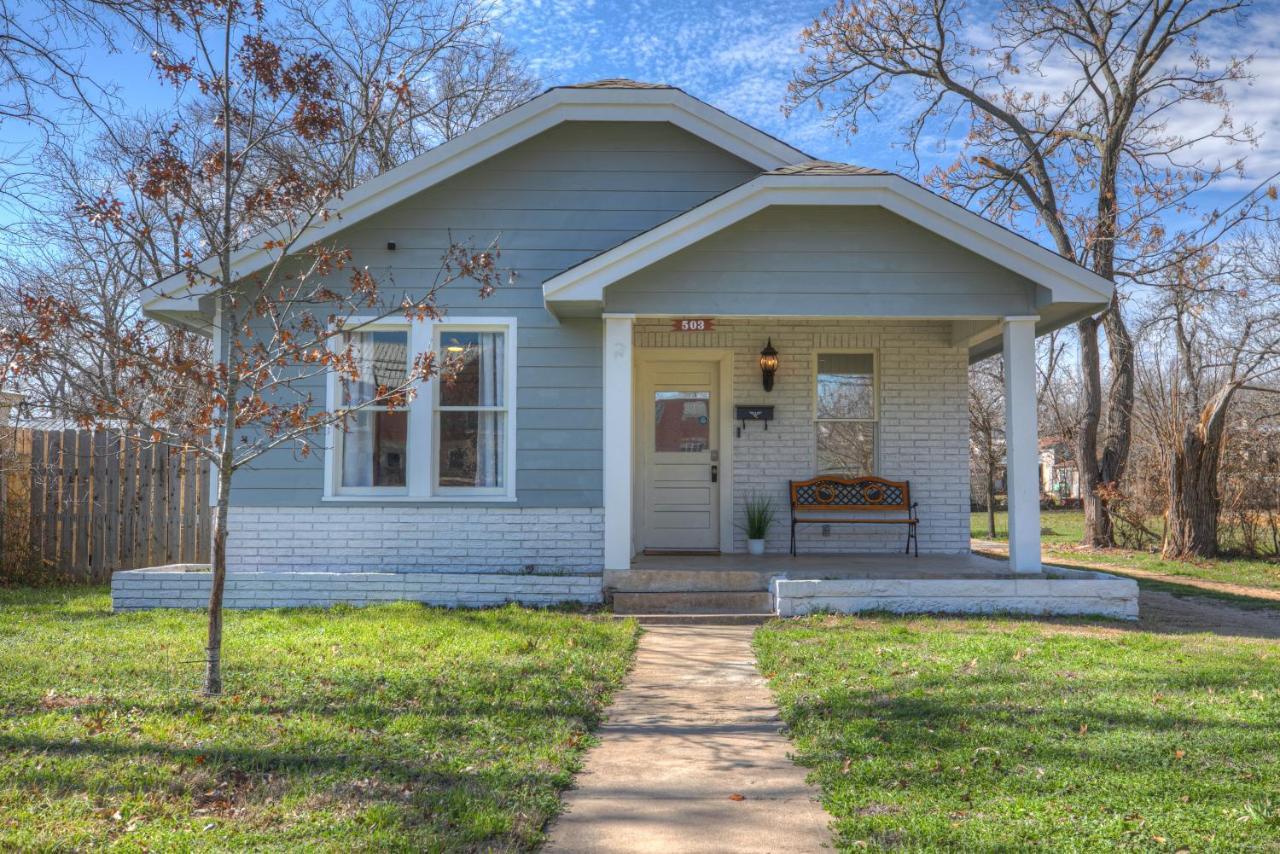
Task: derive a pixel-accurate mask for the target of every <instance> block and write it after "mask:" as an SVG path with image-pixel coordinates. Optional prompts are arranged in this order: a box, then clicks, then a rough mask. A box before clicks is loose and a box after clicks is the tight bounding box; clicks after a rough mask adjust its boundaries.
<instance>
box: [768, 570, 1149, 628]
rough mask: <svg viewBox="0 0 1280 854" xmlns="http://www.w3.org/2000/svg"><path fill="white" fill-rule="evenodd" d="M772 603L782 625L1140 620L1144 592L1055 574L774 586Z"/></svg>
mask: <svg viewBox="0 0 1280 854" xmlns="http://www.w3.org/2000/svg"><path fill="white" fill-rule="evenodd" d="M769 586H770V594H771V600H772V604H773V607H774V609H775V610H776V613H777V614H778V616H780V617H795V616H800V615H803V614H812V613H815V612H822V611H831V612H834V613H841V614H852V613H857V612H860V611H892V612H894V613H900V614H912V613H940V614H1000V613H1009V614H1033V615H1037V616H1099V617H1112V618H1115V619H1122V620H1136V619H1137V618H1138V584H1137V582H1136V581H1133V580H1132V579H1129V578H1120V577H1119V576H1115V575H1107V574H1106V573H1103V572H1087V571H1083V570H1071V569H1056V568H1055V569H1054V570H1053V572H1052V574H1044V575H1029V576H1028V577H1027V578H990V579H975V578H960V579H950V578H947V579H937V578H930V579H920V578H842V579H831V580H809V579H796V580H788V579H786V578H776V579H774V580H773V581H772V582H771V583H770V585H769Z"/></svg>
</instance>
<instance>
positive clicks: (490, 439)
mask: <svg viewBox="0 0 1280 854" xmlns="http://www.w3.org/2000/svg"><path fill="white" fill-rule="evenodd" d="M506 429H507V415H506V413H505V412H441V413H440V466H439V468H440V475H439V477H440V486H442V487H449V486H472V487H474V486H489V487H501V486H503V485H504V480H505V479H504V476H503V468H504V467H505V457H506V452H507V448H506Z"/></svg>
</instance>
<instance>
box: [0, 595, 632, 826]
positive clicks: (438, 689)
mask: <svg viewBox="0 0 1280 854" xmlns="http://www.w3.org/2000/svg"><path fill="white" fill-rule="evenodd" d="M203 632H204V616H203V615H202V614H200V613H184V612H176V611H154V612H149V613H140V614H125V615H115V616H113V615H111V614H110V613H109V602H108V596H107V594H106V593H105V592H103V591H102V590H100V589H94V590H89V591H86V590H55V591H34V592H33V591H30V590H26V591H15V590H8V591H0V850H10V851H12V850H32V849H45V850H48V849H59V850H71V849H77V850H79V849H88V848H99V847H118V848H120V849H123V850H135V851H140V850H148V849H149V850H166V851H171V850H179V851H181V850H193V849H201V850H209V849H216V850H248V849H253V850H283V849H289V850H299V849H305V850H351V849H356V850H425V851H443V850H449V851H456V850H486V851H488V850H527V849H529V848H531V847H533V846H535V845H536V844H537V843H538V842H539V840H540V839H541V837H542V830H543V826H544V824H545V823H546V821H547V820H548V818H549V817H550V816H552V815H553V814H554V813H555V812H556V811H557V809H558V804H559V801H558V792H559V791H560V790H561V789H563V788H565V787H566V786H567V785H568V784H569V782H570V779H571V774H572V772H573V770H574V769H575V768H576V767H577V764H578V762H579V760H580V756H581V754H582V752H583V750H584V748H585V747H586V745H587V744H588V742H589V741H590V737H589V736H588V734H587V733H588V730H589V729H590V728H591V727H592V726H593V724H595V723H596V722H597V720H598V716H599V714H600V712H601V710H602V708H603V707H604V705H605V704H606V702H607V701H608V698H609V695H610V694H611V692H612V691H613V690H614V689H615V688H616V687H617V686H618V685H619V683H620V681H621V679H622V677H623V674H624V673H625V671H626V668H627V666H628V663H629V661H630V659H631V655H632V652H633V650H634V645H635V638H636V632H637V629H636V627H635V626H634V625H633V624H631V623H613V622H609V621H607V620H597V619H592V618H590V617H588V616H584V615H578V614H571V613H560V612H537V611H528V610H522V609H520V608H516V607H507V608H501V609H496V610H487V611H453V612H450V611H445V610H440V609H432V608H426V607H422V606H419V605H413V604H396V605H389V606H381V607H370V608H337V609H334V610H332V611H321V610H293V611H268V612H249V613H246V612H238V613H229V614H228V615H227V626H226V644H225V650H224V656H225V662H226V663H225V682H226V695H225V696H224V697H223V698H222V699H220V700H217V701H209V700H204V699H201V698H200V697H199V696H198V695H197V690H198V687H199V684H200V680H199V677H200V669H201V665H200V664H198V663H195V662H194V661H193V659H198V658H199V657H200V649H201V646H202V643H201V641H202V637H203Z"/></svg>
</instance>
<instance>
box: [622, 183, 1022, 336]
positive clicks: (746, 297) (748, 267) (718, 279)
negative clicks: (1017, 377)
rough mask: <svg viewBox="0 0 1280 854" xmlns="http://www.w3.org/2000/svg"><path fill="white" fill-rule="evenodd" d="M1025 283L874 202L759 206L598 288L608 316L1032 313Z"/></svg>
mask: <svg viewBox="0 0 1280 854" xmlns="http://www.w3.org/2000/svg"><path fill="white" fill-rule="evenodd" d="M1034 299H1035V286H1034V285H1033V284H1032V283H1031V282H1029V281H1028V280H1026V279H1024V278H1022V277H1021V276H1018V275H1016V274H1015V273H1012V272H1010V271H1009V270H1006V269H1005V268H1003V267H1000V266H998V265H996V264H994V263H992V262H991V261H989V260H987V259H986V258H983V257H982V256H980V255H977V254H976V253H973V252H971V251H969V250H967V249H964V248H963V247H961V246H958V245H956V244H954V243H951V242H949V241H947V240H945V239H944V238H941V237H939V236H938V235H936V234H934V233H932V232H930V231H928V230H927V229H924V228H921V227H920V226H918V225H915V224H914V223H912V222H909V221H908V220H906V219H903V218H902V217H899V216H897V215H896V214H892V213H889V212H888V211H886V210H884V209H883V208H875V207H851V208H845V207H835V206H781V205H780V206H776V207H771V208H766V209H765V210H763V211H760V212H759V213H756V214H754V215H752V216H750V217H747V218H746V219H744V220H742V221H741V222H738V223H736V224H734V225H732V226H730V227H728V228H726V229H724V230H723V231H720V232H717V233H716V234H713V235H711V236H710V237H708V238H706V239H704V240H701V241H699V242H697V243H695V244H693V245H692V246H689V247H687V248H685V249H683V250H681V251H679V252H676V253H673V254H672V255H671V256H669V257H667V258H664V259H663V260H661V261H659V262H657V263H655V264H653V265H652V266H650V267H647V268H645V269H644V270H641V271H639V272H637V273H635V274H633V275H631V276H628V277H626V278H624V279H621V280H620V281H618V282H616V283H614V284H613V285H610V286H609V287H608V288H607V289H606V290H605V308H606V310H607V311H611V312H634V313H637V314H645V313H667V314H686V315H701V316H705V315H716V314H728V315H743V314H760V315H769V316H772V315H786V316H792V317H805V316H809V317H823V316H833V317H834V316H855V317H856V316H861V317H918V316H931V317H939V318H943V317H965V316H970V317H974V316H991V315H1005V314H1034V313H1035V311H1034V307H1035V304H1034Z"/></svg>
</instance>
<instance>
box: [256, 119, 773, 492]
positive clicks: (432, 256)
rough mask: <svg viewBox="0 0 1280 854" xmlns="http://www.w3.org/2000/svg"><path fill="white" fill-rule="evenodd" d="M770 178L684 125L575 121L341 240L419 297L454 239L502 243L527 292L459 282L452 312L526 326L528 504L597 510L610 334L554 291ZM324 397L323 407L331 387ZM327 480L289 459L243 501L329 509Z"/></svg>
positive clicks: (522, 380)
mask: <svg viewBox="0 0 1280 854" xmlns="http://www.w3.org/2000/svg"><path fill="white" fill-rule="evenodd" d="M758 171H759V170H758V169H756V168H755V167H754V166H752V165H751V164H749V163H746V162H745V161H743V160H740V159H739V158H737V157H735V156H733V155H730V154H728V153H726V152H724V151H722V150H720V149H718V148H716V147H715V146H713V145H711V144H710V143H707V142H705V141H703V140H701V139H699V138H697V137H695V136H693V135H692V134H689V133H687V132H685V131H682V130H680V129H678V128H676V127H675V126H673V125H669V124H665V123H646V124H640V123H582V122H569V123H566V124H563V125H560V126H558V127H556V128H553V129H551V130H549V131H547V132H545V133H543V134H541V135H539V136H537V137H535V138H533V139H530V140H528V141H526V142H525V143H522V144H521V145H518V146H515V147H513V148H511V149H509V150H508V151H506V152H503V153H502V154H499V155H497V156H495V157H493V158H491V159H489V160H488V161H486V162H485V163H483V164H480V165H479V166H476V167H474V168H472V169H469V170H467V171H465V172H463V173H460V174H458V175H456V176H454V177H453V178H450V179H448V180H447V181H444V182H442V183H440V184H438V185H436V186H435V187H432V188H430V189H428V190H426V191H424V192H422V193H420V194H418V195H417V196H415V197H413V198H411V199H407V200H406V201H404V202H402V203H400V204H398V205H396V206H394V207H391V208H388V209H387V210H385V211H383V212H381V213H379V214H377V215H376V216H374V217H371V218H370V219H368V220H365V221H363V222H361V223H358V224H356V225H353V226H352V227H351V228H349V229H347V230H345V231H344V232H342V233H341V235H340V236H339V237H338V238H337V239H336V240H335V244H336V245H340V246H343V247H346V248H349V249H351V250H352V252H353V253H354V263H356V264H357V265H368V266H369V268H370V270H371V271H372V272H373V273H374V274H375V275H376V276H378V277H379V279H380V281H381V282H382V283H383V286H384V287H386V283H387V282H388V280H389V279H391V280H394V282H395V283H396V285H397V286H399V287H403V288H409V289H414V290H415V292H419V293H420V292H421V290H422V289H423V288H424V287H425V286H426V285H427V284H429V283H430V281H432V280H433V279H434V278H435V276H436V274H437V271H438V269H439V265H440V257H441V254H442V253H443V252H444V250H445V248H446V247H447V246H448V244H449V241H450V235H452V239H453V240H458V241H472V242H474V243H476V244H480V245H483V244H486V243H488V242H489V241H491V240H497V242H498V244H499V246H500V247H501V250H502V257H501V265H502V267H503V268H504V269H510V270H514V271H515V272H516V273H517V276H518V278H517V280H516V283H515V284H514V285H511V286H504V287H502V288H501V289H499V290H498V292H497V293H495V294H494V295H493V296H492V297H490V298H489V299H487V300H481V299H479V297H478V295H477V294H476V293H475V292H474V291H473V290H472V289H471V288H470V287H468V286H466V285H464V284H461V283H460V284H458V285H455V286H452V287H451V290H449V291H448V292H446V293H445V294H444V295H443V296H442V299H441V303H442V304H443V305H444V306H446V307H447V308H448V310H449V312H450V313H451V314H454V315H458V316H483V315H488V316H506V317H516V318H517V321H518V324H519V325H518V342H519V352H518V362H517V364H518V368H517V370H518V383H517V395H516V406H517V425H518V433H517V438H516V442H517V449H518V454H517V461H516V468H517V474H516V484H517V494H518V501H517V504H518V506H528V507H598V506H600V505H601V503H602V497H601V371H600V355H601V353H600V351H601V335H602V331H601V325H600V321H599V320H596V319H574V320H564V321H557V319H556V318H555V317H553V316H552V315H551V314H550V313H548V312H547V311H546V309H545V308H544V306H543V302H542V290H541V285H542V282H543V281H545V280H546V279H548V278H550V277H552V276H554V275H556V274H557V273H559V272H561V271H563V270H564V269H565V268H567V267H569V266H572V265H574V264H576V263H578V262H580V261H582V260H584V259H586V258H589V257H591V256H593V255H595V254H597V253H599V252H601V251H603V250H605V249H608V248H610V247H613V246H616V245H617V244H619V243H622V242H624V241H625V240H628V239H630V238H631V237H634V236H635V235H637V234H639V233H640V232H642V231H645V230H647V229H649V228H652V227H653V226H655V225H657V224H658V223H661V222H663V221H665V220H667V219H670V218H671V217H672V216H675V215H676V214H679V213H681V212H683V211H685V210H688V209H690V208H692V207H695V206H696V205H699V204H701V203H702V202H704V201H706V200H707V199H709V198H711V197H713V196H715V195H718V194H719V193H722V192H724V191H725V190H728V189H731V188H732V187H735V186H737V185H739V184H741V183H743V182H745V181H747V180H749V179H750V178H752V177H754V176H755V175H756V174H757V173H758ZM388 242H394V243H395V244H396V250H395V251H394V252H390V251H388V250H387V248H386V246H387V243H388ZM388 274H390V276H388ZM342 281H343V279H342V278H341V277H336V278H335V280H334V284H335V285H341V283H342ZM388 296H390V297H394V292H392V293H389V294H388ZM311 391H312V392H313V394H314V395H315V396H316V399H318V400H323V395H324V388H323V385H322V384H320V383H316V384H315V386H314V388H312V389H311ZM323 480H324V477H323V459H322V456H321V455H315V456H311V457H307V458H299V457H298V456H297V455H296V454H295V453H294V452H293V451H291V450H288V449H280V450H277V451H274V452H272V453H270V454H268V455H266V456H264V457H263V458H261V459H260V460H258V461H257V462H256V463H255V464H254V466H253V467H252V468H251V469H247V470H243V471H242V472H241V473H239V474H238V475H237V478H236V484H235V489H234V490H233V500H234V503H235V504H237V505H240V506H258V507H263V506H281V507H298V506H311V505H316V504H319V503H320V498H321V495H322V494H323V486H324V484H323ZM506 506H510V505H509V504H508V505H506Z"/></svg>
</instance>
